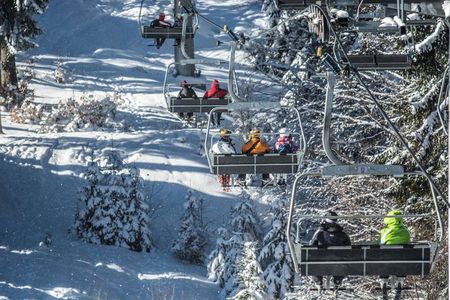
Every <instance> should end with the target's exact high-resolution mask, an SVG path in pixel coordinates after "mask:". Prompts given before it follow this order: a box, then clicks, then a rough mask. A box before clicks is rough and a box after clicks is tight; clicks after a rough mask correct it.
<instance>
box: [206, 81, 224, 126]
mask: <svg viewBox="0 0 450 300" xmlns="http://www.w3.org/2000/svg"><path fill="white" fill-rule="evenodd" d="M226 95H228V91H227V90H225V89H221V88H220V87H219V81H218V80H217V79H214V80H213V82H212V83H211V88H210V89H209V90H207V91H206V92H205V94H204V95H203V99H208V98H225V96H226ZM221 116H222V113H221V112H216V121H214V118H212V119H211V121H212V123H213V125H217V126H220V117H221Z"/></svg>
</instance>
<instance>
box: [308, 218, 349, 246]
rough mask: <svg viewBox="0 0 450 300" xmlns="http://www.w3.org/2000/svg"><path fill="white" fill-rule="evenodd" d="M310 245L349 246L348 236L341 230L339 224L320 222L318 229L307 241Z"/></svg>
mask: <svg viewBox="0 0 450 300" xmlns="http://www.w3.org/2000/svg"><path fill="white" fill-rule="evenodd" d="M309 244H310V245H311V246H325V247H328V246H349V245H351V244H352V243H351V241H350V238H349V237H348V235H347V234H346V233H345V232H344V231H343V229H342V227H341V226H340V225H339V224H333V225H330V224H327V223H325V224H320V227H319V229H318V230H317V231H316V232H315V233H314V236H313V238H312V239H311V241H310V242H309Z"/></svg>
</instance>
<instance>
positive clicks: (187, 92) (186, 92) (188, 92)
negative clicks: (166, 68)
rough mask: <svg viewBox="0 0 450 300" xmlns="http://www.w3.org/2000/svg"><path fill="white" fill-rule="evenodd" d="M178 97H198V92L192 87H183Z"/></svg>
mask: <svg viewBox="0 0 450 300" xmlns="http://www.w3.org/2000/svg"><path fill="white" fill-rule="evenodd" d="M177 98H197V94H196V93H195V91H194V90H193V89H192V88H191V87H182V88H181V91H180V92H179V93H178V96H177Z"/></svg>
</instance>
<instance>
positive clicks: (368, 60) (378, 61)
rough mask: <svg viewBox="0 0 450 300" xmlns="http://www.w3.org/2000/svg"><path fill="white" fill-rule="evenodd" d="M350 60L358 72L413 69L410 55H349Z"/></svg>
mask: <svg viewBox="0 0 450 300" xmlns="http://www.w3.org/2000/svg"><path fill="white" fill-rule="evenodd" d="M348 59H349V60H350V62H351V63H352V65H353V66H355V67H356V68H357V69H358V70H406V69H410V68H411V64H412V62H411V58H410V57H409V56H408V55H401V54H393V55H348Z"/></svg>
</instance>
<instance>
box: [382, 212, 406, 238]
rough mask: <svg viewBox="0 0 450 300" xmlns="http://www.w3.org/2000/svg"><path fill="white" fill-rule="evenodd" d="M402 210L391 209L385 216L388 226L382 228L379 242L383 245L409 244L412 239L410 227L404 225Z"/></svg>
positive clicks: (385, 222)
mask: <svg viewBox="0 0 450 300" xmlns="http://www.w3.org/2000/svg"><path fill="white" fill-rule="evenodd" d="M401 214H402V213H401V212H400V211H398V210H391V211H390V212H389V213H388V214H387V215H388V216H387V217H386V218H384V224H386V227H384V228H383V229H381V231H380V237H379V243H380V244H381V245H404V244H409V242H410V241H411V237H410V234H409V232H408V229H406V227H405V226H404V225H403V218H402V217H395V216H401Z"/></svg>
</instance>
